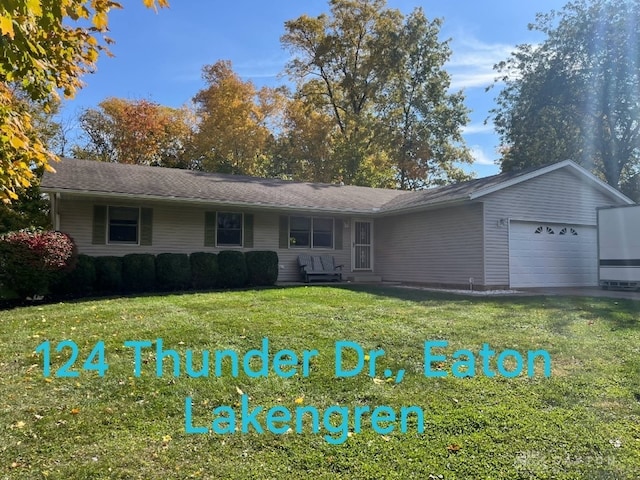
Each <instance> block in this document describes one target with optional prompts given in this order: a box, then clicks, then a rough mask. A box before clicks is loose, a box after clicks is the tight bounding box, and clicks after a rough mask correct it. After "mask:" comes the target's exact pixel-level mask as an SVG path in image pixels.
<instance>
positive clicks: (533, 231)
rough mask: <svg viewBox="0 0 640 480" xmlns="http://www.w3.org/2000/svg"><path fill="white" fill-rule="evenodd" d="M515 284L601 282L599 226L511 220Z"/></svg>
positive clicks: (541, 284) (513, 278) (511, 245)
mask: <svg viewBox="0 0 640 480" xmlns="http://www.w3.org/2000/svg"><path fill="white" fill-rule="evenodd" d="M509 274H510V283H511V287H574V286H595V285H597V284H598V271H597V236H596V227H585V226H578V225H560V224H548V225H547V224H536V223H528V222H511V224H510V230H509Z"/></svg>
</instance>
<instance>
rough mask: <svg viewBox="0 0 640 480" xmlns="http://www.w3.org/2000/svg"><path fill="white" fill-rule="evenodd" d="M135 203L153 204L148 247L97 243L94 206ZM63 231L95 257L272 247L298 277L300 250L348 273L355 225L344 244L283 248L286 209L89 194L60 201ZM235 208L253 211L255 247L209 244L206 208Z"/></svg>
mask: <svg viewBox="0 0 640 480" xmlns="http://www.w3.org/2000/svg"><path fill="white" fill-rule="evenodd" d="M94 205H110V206H131V207H144V208H152V209H153V239H152V244H151V245H149V246H141V245H93V244H92V232H93V206H94ZM58 206H59V215H60V230H61V231H63V232H65V233H68V234H69V235H71V236H72V237H73V239H74V241H75V242H76V245H77V246H78V251H79V253H83V254H86V255H91V256H104V255H115V256H122V255H127V254H129V253H152V254H156V255H157V254H159V253H193V252H214V253H216V252H219V251H221V250H236V249H237V250H241V251H247V250H273V251H275V252H277V253H278V258H279V264H280V271H279V275H278V281H281V282H282V281H284V282H287V281H298V280H300V276H299V273H298V265H297V259H298V255H299V254H301V253H309V254H312V255H323V254H329V255H333V256H334V257H335V259H336V263H337V264H338V265H340V264H343V265H345V267H344V269H345V272H348V271H349V270H350V267H349V266H350V265H351V245H350V241H349V238H350V230H349V229H348V228H345V229H344V232H343V249H342V250H333V249H313V250H309V249H280V248H279V245H278V242H279V228H278V227H279V218H280V215H282V212H271V211H250V210H246V209H237V208H228V207H225V208H221V207H217V206H212V207H210V208H206V207H203V206H192V205H181V206H177V205H175V204H172V203H168V202H144V203H142V202H136V201H135V200H132V201H125V202H122V201H112V200H99V201H98V200H96V201H93V200H87V199H86V198H80V197H71V196H63V197H62V199H61V200H60V202H59V204H58ZM212 211H221V212H222V211H233V212H242V213H251V214H253V247H252V248H250V249H247V248H234V247H223V248H215V247H205V246H204V217H205V212H212ZM335 221H336V222H338V221H340V222H345V224H349V223H350V219H349V218H348V217H336V218H335Z"/></svg>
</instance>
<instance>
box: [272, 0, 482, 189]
mask: <svg viewBox="0 0 640 480" xmlns="http://www.w3.org/2000/svg"><path fill="white" fill-rule="evenodd" d="M330 4H331V15H325V14H323V15H320V16H318V17H316V18H311V17H308V16H306V15H303V16H301V17H299V18H298V19H296V20H291V21H288V22H286V23H285V30H286V33H285V34H284V35H283V37H282V39H281V40H282V43H283V44H284V46H285V47H287V48H288V49H289V50H290V51H291V52H292V53H293V54H294V58H293V59H292V60H291V61H290V62H289V63H288V64H287V67H286V72H287V74H288V75H289V76H290V77H291V78H292V79H293V80H295V82H296V84H297V97H298V98H299V99H300V100H301V101H303V102H304V103H305V104H306V105H307V108H312V109H314V110H316V111H318V112H321V113H322V114H323V115H325V116H329V117H330V118H332V120H333V124H334V134H333V136H332V145H331V152H332V153H331V156H332V158H331V162H332V163H333V165H332V166H331V168H330V170H332V171H333V172H334V175H335V177H334V178H333V180H334V181H343V182H345V183H355V184H362V185H373V186H398V187H400V188H418V187H423V186H427V185H430V184H433V183H435V179H436V178H437V179H438V180H437V181H438V182H439V181H447V180H450V179H451V178H450V177H449V175H448V174H449V173H454V170H453V169H451V168H450V165H451V163H452V162H453V161H456V160H457V161H462V162H464V161H470V155H469V153H468V151H467V149H466V148H464V146H463V145H462V142H461V140H462V139H461V135H460V128H461V127H462V126H463V125H464V124H465V123H466V122H467V121H468V119H467V111H466V109H465V107H464V105H463V103H462V102H463V97H462V94H460V93H458V94H453V95H449V94H448V93H447V90H448V88H449V76H448V75H447V73H446V72H445V71H444V70H443V69H442V67H443V65H444V63H445V62H446V60H447V59H448V58H449V56H450V50H449V47H448V43H447V42H439V41H438V39H437V36H438V33H439V27H440V21H434V22H429V21H428V20H427V19H426V17H425V16H424V14H423V12H422V10H420V9H417V10H415V11H414V12H413V13H412V14H411V15H410V16H409V17H407V18H405V17H403V15H402V14H401V13H400V12H399V11H398V10H392V9H388V8H385V6H386V3H385V0H331V1H330ZM436 117H437V118H436ZM443 121H444V124H442V123H440V122H443ZM436 123H437V124H438V125H436V126H435V128H434V125H435V124H436ZM443 167H444V168H443ZM432 175H433V177H432ZM453 176H455V177H457V178H459V177H460V176H462V175H461V172H459V171H455V174H454V175H453Z"/></svg>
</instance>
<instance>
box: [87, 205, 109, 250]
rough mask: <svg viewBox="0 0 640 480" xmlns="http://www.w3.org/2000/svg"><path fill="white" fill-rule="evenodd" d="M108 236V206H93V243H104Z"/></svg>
mask: <svg viewBox="0 0 640 480" xmlns="http://www.w3.org/2000/svg"><path fill="white" fill-rule="evenodd" d="M106 238H107V207H105V206H104V205H94V206H93V233H92V240H91V243H92V244H93V245H104V244H105V241H106Z"/></svg>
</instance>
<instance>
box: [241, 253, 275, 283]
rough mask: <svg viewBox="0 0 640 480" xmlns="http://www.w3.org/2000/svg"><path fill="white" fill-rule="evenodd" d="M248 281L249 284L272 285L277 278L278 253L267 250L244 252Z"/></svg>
mask: <svg viewBox="0 0 640 480" xmlns="http://www.w3.org/2000/svg"><path fill="white" fill-rule="evenodd" d="M245 258H246V261H247V271H248V274H249V283H250V284H251V285H256V286H257V285H274V284H275V283H276V280H278V254H277V253H276V252H269V251H254V252H247V253H245Z"/></svg>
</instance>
